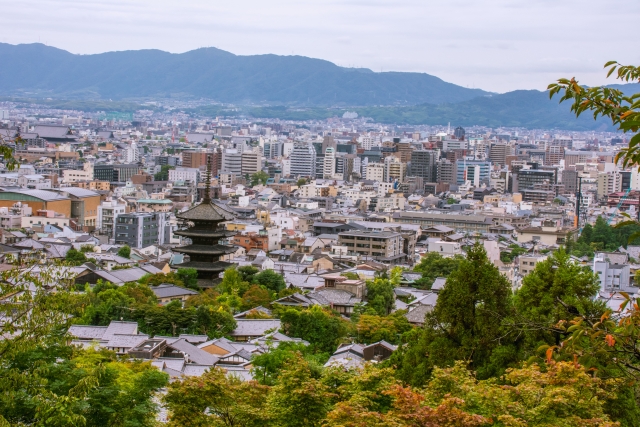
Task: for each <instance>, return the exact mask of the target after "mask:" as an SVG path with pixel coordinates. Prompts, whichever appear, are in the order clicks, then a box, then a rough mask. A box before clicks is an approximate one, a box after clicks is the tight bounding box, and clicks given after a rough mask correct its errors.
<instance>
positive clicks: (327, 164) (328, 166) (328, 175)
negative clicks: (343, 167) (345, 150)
mask: <svg viewBox="0 0 640 427" xmlns="http://www.w3.org/2000/svg"><path fill="white" fill-rule="evenodd" d="M335 173H336V153H335V151H334V149H333V148H331V147H328V148H327V150H326V151H325V152H324V162H323V169H322V177H323V178H324V179H332V178H333V176H334V174H335Z"/></svg>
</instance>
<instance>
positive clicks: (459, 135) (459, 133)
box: [453, 126, 465, 140]
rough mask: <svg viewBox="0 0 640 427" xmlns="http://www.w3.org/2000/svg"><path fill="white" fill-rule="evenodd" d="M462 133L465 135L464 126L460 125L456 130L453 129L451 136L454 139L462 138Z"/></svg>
mask: <svg viewBox="0 0 640 427" xmlns="http://www.w3.org/2000/svg"><path fill="white" fill-rule="evenodd" d="M464 135H465V131H464V128H463V127H461V126H458V127H457V128H456V130H454V131H453V136H455V137H456V139H460V140H463V139H464Z"/></svg>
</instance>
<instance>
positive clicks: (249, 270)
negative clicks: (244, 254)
mask: <svg viewBox="0 0 640 427" xmlns="http://www.w3.org/2000/svg"><path fill="white" fill-rule="evenodd" d="M237 270H238V273H240V276H241V279H242V281H243V282H248V283H253V279H254V277H255V276H256V274H258V273H260V269H259V268H256V267H254V266H252V265H245V266H242V267H238V268H237Z"/></svg>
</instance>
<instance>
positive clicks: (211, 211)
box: [173, 185, 236, 288]
mask: <svg viewBox="0 0 640 427" xmlns="http://www.w3.org/2000/svg"><path fill="white" fill-rule="evenodd" d="M176 217H177V218H178V219H180V220H182V221H184V223H185V224H186V225H187V228H185V229H183V230H179V231H176V232H175V233H174V234H176V235H178V236H183V237H187V238H189V239H190V240H191V244H190V245H187V246H180V247H176V248H174V249H173V251H174V252H178V253H181V254H184V255H188V256H189V261H188V262H184V263H182V264H177V265H175V267H179V268H195V269H196V270H198V285H199V286H200V287H201V288H207V287H211V286H214V285H216V284H218V283H219V281H220V279H219V277H220V273H222V272H223V271H224V270H226V269H227V268H229V267H231V266H232V265H234V264H232V263H230V262H225V261H220V257H221V256H223V255H226V254H230V253H233V252H235V251H236V248H235V247H234V246H231V245H227V244H224V243H225V241H226V240H225V239H226V238H227V237H229V236H230V235H231V234H233V233H229V232H227V231H226V230H225V229H224V228H220V227H219V226H220V224H221V223H223V222H226V221H230V220H233V219H234V218H235V212H234V211H233V210H231V209H230V208H228V207H226V206H225V205H223V204H221V203H218V202H216V201H212V200H211V197H210V188H209V186H208V185H207V188H206V191H205V196H204V198H203V200H202V203H200V204H199V205H197V206H194V207H193V208H191V209H189V210H187V211H185V212H182V213H179V214H177V215H176Z"/></svg>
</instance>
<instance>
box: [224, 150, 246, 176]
mask: <svg viewBox="0 0 640 427" xmlns="http://www.w3.org/2000/svg"><path fill="white" fill-rule="evenodd" d="M221 172H222V173H230V174H235V175H240V174H242V154H241V153H239V152H238V150H237V149H235V148H227V149H225V150H224V151H223V152H222V170H221Z"/></svg>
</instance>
